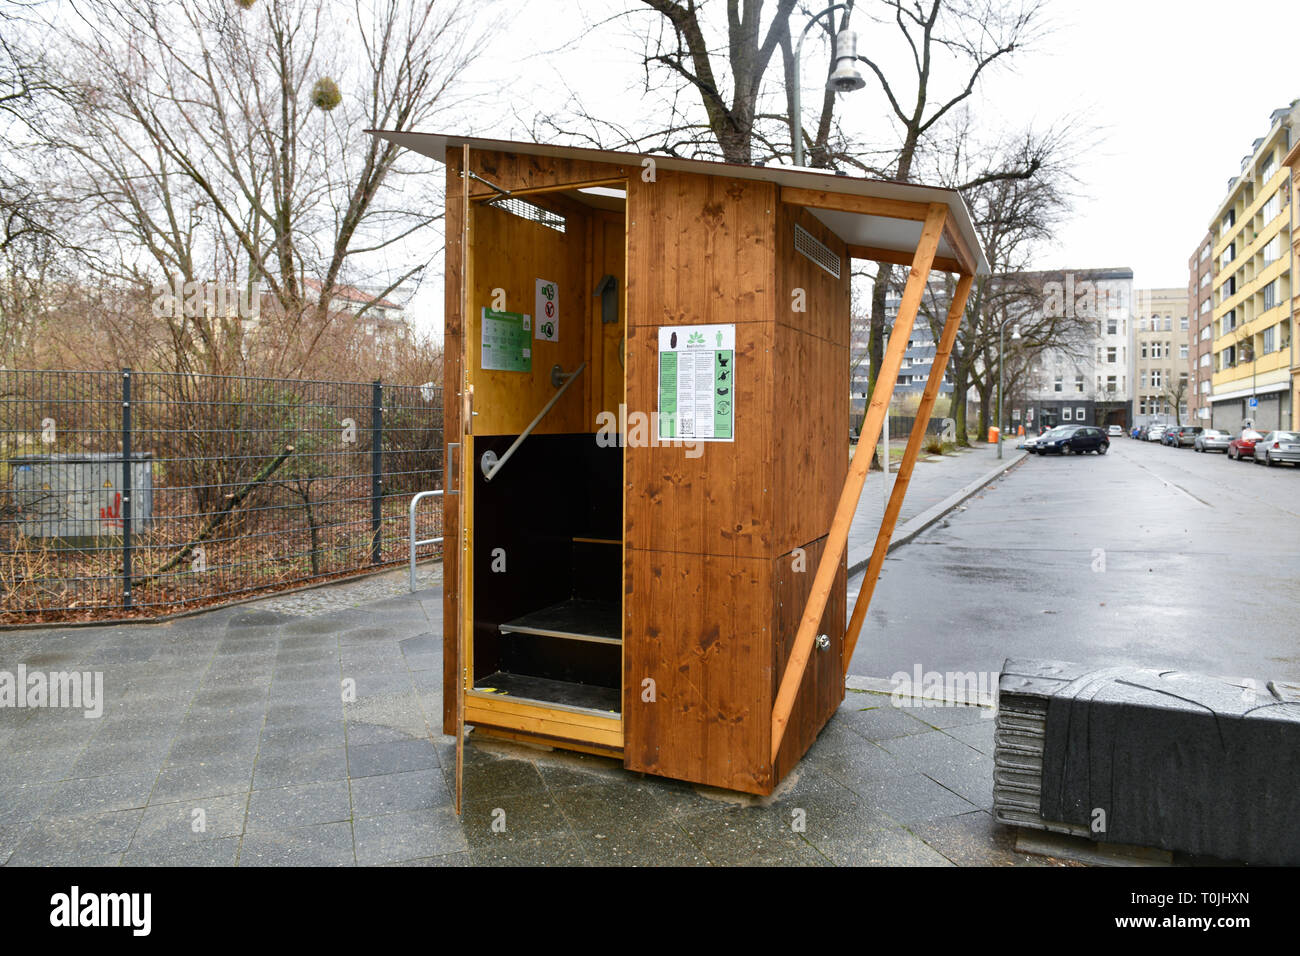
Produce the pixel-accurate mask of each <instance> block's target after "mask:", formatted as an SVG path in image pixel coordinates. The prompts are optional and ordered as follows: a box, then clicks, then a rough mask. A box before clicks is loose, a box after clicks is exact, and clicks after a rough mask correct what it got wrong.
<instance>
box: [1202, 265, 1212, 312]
mask: <svg viewBox="0 0 1300 956" xmlns="http://www.w3.org/2000/svg"><path fill="white" fill-rule="evenodd" d="M1207 275H1208V273H1207ZM1209 311H1210V300H1209V299H1206V300H1205V301H1204V302H1202V303H1201V315H1205V314H1206V313H1207V312H1209Z"/></svg>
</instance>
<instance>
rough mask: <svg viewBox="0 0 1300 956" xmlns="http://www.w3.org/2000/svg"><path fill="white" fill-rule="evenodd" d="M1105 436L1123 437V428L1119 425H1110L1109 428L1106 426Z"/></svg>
mask: <svg viewBox="0 0 1300 956" xmlns="http://www.w3.org/2000/svg"><path fill="white" fill-rule="evenodd" d="M1106 437H1107V438H1123V437H1124V429H1123V428H1121V427H1120V426H1119V425H1111V426H1110V428H1107V429H1106Z"/></svg>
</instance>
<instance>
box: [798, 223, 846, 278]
mask: <svg viewBox="0 0 1300 956" xmlns="http://www.w3.org/2000/svg"><path fill="white" fill-rule="evenodd" d="M794 247H795V250H796V251H798V252H801V253H803V254H804V256H805V257H807V258H808V259H809V260H810V261H811V262H813V263H814V264H816V265H819V266H821V267H822V268H823V269H825V270H826V271H827V272H829V273H830V274H831V275H833V276H834V277H835V278H837V279H838V278H839V277H840V257H839V256H838V255H836V254H835V253H834V252H833V251H832V250H831V248H830V247H829V246H827V245H825V244H824V243H822V242H820V241H819V240H817V239H816V238H815V237H814V236H813V234H812V233H811V232H809V231H808V230H807V229H805V228H804V227H803V226H795V227H794Z"/></svg>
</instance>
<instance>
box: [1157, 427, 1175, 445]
mask: <svg viewBox="0 0 1300 956" xmlns="http://www.w3.org/2000/svg"><path fill="white" fill-rule="evenodd" d="M1160 444H1162V445H1176V444H1178V429H1177V428H1175V427H1174V426H1173V425H1170V426H1169V427H1168V428H1166V429H1165V430H1164V431H1162V432H1161V433H1160Z"/></svg>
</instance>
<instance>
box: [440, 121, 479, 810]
mask: <svg viewBox="0 0 1300 956" xmlns="http://www.w3.org/2000/svg"><path fill="white" fill-rule="evenodd" d="M469 168H470V167H469V145H468V144H466V145H464V146H462V147H461V160H460V213H461V214H460V223H459V225H460V252H461V254H460V276H459V285H460V328H461V336H460V346H459V363H458V364H459V366H460V367H459V369H458V370H457V375H458V378H459V381H460V389H459V391H460V392H461V403H460V428H459V432H458V435H457V438H458V440H459V442H460V448H461V455H460V460H459V461H457V462H456V465H455V467H456V469H457V471H458V474H457V477H456V486H457V488H458V489H459V494H457V495H456V508H457V519H458V520H457V522H456V531H457V535H456V541H455V547H456V550H457V552H458V553H459V555H460V560H459V561H458V562H457V565H456V580H455V581H447V580H445V579H444V581H443V587H454V588H456V591H457V593H458V594H459V595H462V596H463V595H469V594H472V593H473V591H472V590H471V574H472V573H473V565H472V562H471V560H470V553H469V541H470V525H471V522H472V520H473V514H474V512H473V496H474V482H473V471H472V470H471V467H470V463H471V462H473V460H474V438H473V434H472V433H473V430H474V429H473V421H474V386H473V384H472V383H471V381H470V374H469V370H470V364H469V356H470V346H469V342H470V335H469V326H468V323H469V297H470V288H469V266H468V263H469V250H470V245H469V218H470V214H471V210H470V205H469ZM450 468H451V466H450V463H448V471H450ZM445 497H446V496H444V500H445ZM465 604H466V605H468V606H472V602H471V601H468V600H467V601H466V602H465ZM456 607H457V611H458V617H457V619H456V622H455V627H456V648H457V650H456V814H457V815H458V816H459V815H460V812H461V794H462V792H463V790H464V780H465V681H466V680H468V679H469V674H468V670H467V667H468V663H467V662H468V661H469V659H470V658H469V652H468V647H467V644H468V642H469V640H470V635H471V634H472V631H471V629H470V626H469V625H467V623H466V618H467V616H468V614H469V607H462V606H461V604H460V602H459V601H458V602H457V604H456ZM444 623H445V622H444Z"/></svg>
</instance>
